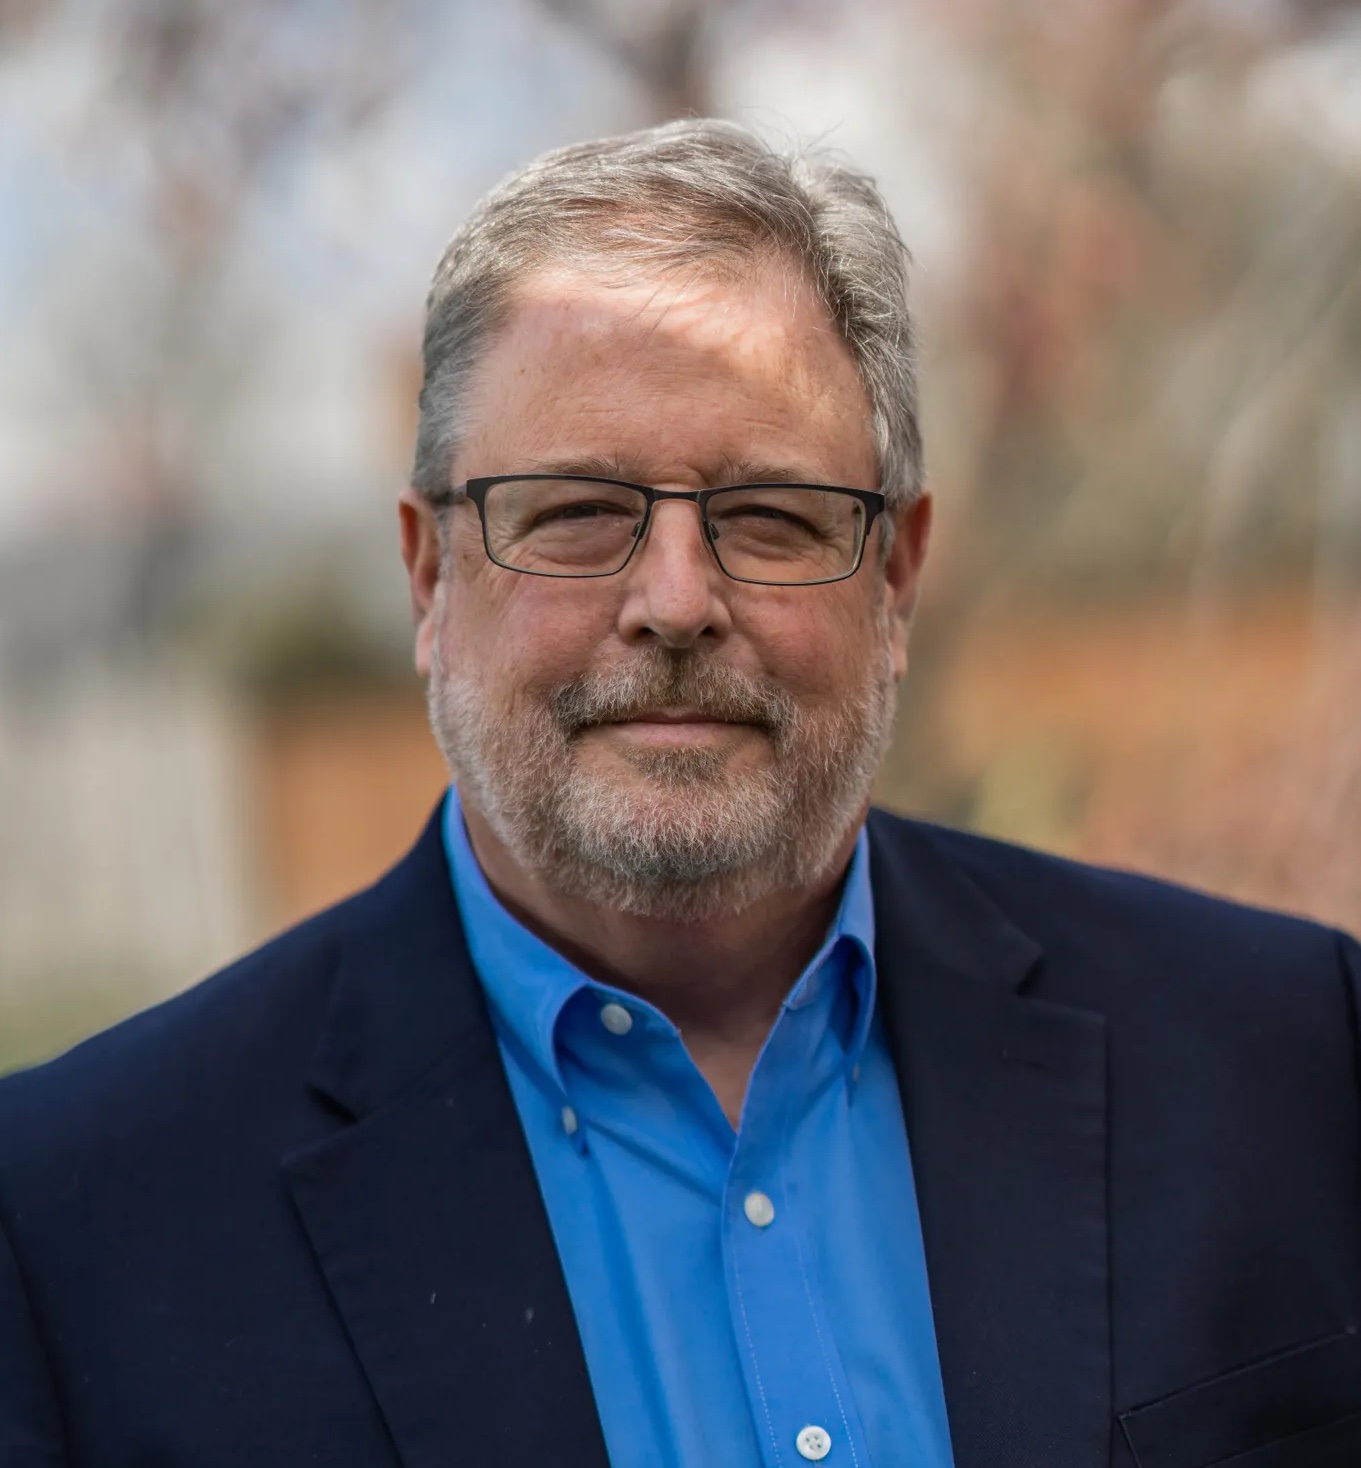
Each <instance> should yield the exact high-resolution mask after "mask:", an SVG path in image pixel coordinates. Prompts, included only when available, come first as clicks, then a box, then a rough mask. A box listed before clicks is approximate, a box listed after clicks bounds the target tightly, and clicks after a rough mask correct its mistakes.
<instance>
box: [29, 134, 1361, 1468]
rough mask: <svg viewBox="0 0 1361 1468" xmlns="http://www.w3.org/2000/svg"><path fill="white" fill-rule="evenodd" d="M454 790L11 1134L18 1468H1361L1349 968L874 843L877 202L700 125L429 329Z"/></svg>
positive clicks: (424, 427) (981, 867)
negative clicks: (231, 1467) (380, 855)
mask: <svg viewBox="0 0 1361 1468" xmlns="http://www.w3.org/2000/svg"><path fill="white" fill-rule="evenodd" d="M425 359H426V377H425V386H424V390H423V393H422V421H421V429H420V438H419V443H418V448H417V463H416V473H415V476H414V485H413V488H412V489H411V490H410V491H409V492H408V493H406V494H404V495H403V497H402V501H401V535H402V551H403V556H404V559H405V563H406V566H407V569H408V572H409V576H410V586H411V600H412V607H413V612H414V616H415V622H416V629H417V630H416V660H417V665H418V667H419V668H420V670H421V671H422V672H423V673H426V674H428V678H429V693H430V709H431V717H432V722H433V725H434V729H435V734H436V737H437V738H438V740H439V742H440V745H441V748H442V749H443V751H444V753H445V755H446V756H447V759H448V763H449V767H450V770H451V772H452V775H453V781H454V789H453V790H451V792H450V795H449V797H448V800H447V802H446V803H445V805H444V806H443V808H442V809H441V810H440V811H439V812H437V814H436V815H435V817H434V818H433V819H432V821H431V824H430V826H429V827H428V828H427V830H426V833H425V835H424V836H422V837H421V839H420V841H419V842H418V844H417V845H416V847H415V849H414V850H413V851H412V853H411V854H410V855H409V856H408V857H407V858H405V860H403V861H402V862H401V863H400V864H399V865H398V866H397V867H396V868H395V869H394V870H393V871H392V872H391V873H389V874H388V876H387V877H385V878H384V879H383V880H382V881H381V882H380V883H379V884H378V885H377V886H376V887H374V888H373V889H371V890H370V891H368V892H365V893H363V894H361V895H360V896H358V897H356V898H354V899H352V900H351V901H349V902H346V903H343V904H341V906H339V907H338V908H336V909H334V910H333V911H331V912H329V913H325V914H323V915H322V916H320V917H318V918H316V919H313V920H312V921H311V922H309V923H306V924H304V925H303V926H302V927H300V928H298V929H295V930H294V931H292V932H290V933H287V934H285V935H284V936H283V937H281V938H279V939H278V940H276V941H275V942H274V943H272V944H271V945H269V946H268V947H267V948H265V949H263V950H261V951H260V952H259V953H256V954H253V955H251V956H250V957H248V958H246V959H245V960H243V961H242V962H241V963H240V964H238V965H236V966H235V967H234V968H232V969H230V970H228V971H227V972H226V973H224V974H221V975H219V976H218V977H216V978H214V979H212V980H210V981H208V982H207V983H206V984H204V985H202V986H200V987H199V988H197V989H194V990H191V991H190V992H189V993H188V994H186V995H184V996H182V997H181V998H179V999H177V1000H174V1001H172V1002H171V1003H169V1004H167V1005H163V1006H161V1007H160V1008H158V1009H155V1010H152V1011H151V1012H149V1013H148V1014H145V1015H142V1016H140V1017H139V1018H137V1019H134V1020H132V1021H130V1022H128V1023H127V1024H125V1025H122V1026H120V1027H119V1028H117V1029H115V1030H114V1031H112V1032H110V1033H109V1034H107V1035H104V1036H102V1037H99V1038H97V1039H95V1040H93V1041H91V1042H89V1043H88V1044H86V1045H84V1046H82V1047H80V1048H79V1049H77V1050H76V1051H74V1052H73V1053H71V1054H70V1055H67V1056H66V1057H64V1058H62V1059H60V1060H58V1061H56V1062H54V1063H53V1064H51V1065H49V1066H47V1067H44V1068H42V1069H39V1070H37V1071H34V1072H31V1073H29V1074H27V1075H24V1076H20V1077H16V1078H13V1079H11V1080H9V1081H8V1082H6V1083H5V1085H4V1086H3V1087H0V1222H3V1227H4V1235H5V1240H6V1243H5V1249H4V1252H3V1254H0V1463H3V1464H4V1465H6V1468H36V1465H52V1464H64V1465H72V1468H75V1465H79V1468H132V1465H137V1468H150V1465H157V1468H160V1465H172V1464H174V1465H179V1464H186V1465H187V1464H193V1465H195V1468H215V1465H226V1464H251V1465H273V1464H278V1465H289V1468H293V1465H298V1464H303V1463H308V1464H330V1465H337V1468H342V1465H343V1468H349V1465H355V1468H358V1465H361V1464H363V1465H378V1464H394V1465H395V1464H400V1465H404V1468H434V1465H448V1464H455V1463H469V1464H472V1463H477V1464H497V1465H526V1468H527V1465H531V1464H532V1465H548V1464H552V1465H564V1468H603V1465H604V1464H606V1463H607V1462H610V1463H613V1464H615V1465H616V1468H633V1465H649V1468H650V1465H687V1468H689V1465H700V1464H706V1465H707V1464H715V1465H747V1464H764V1465H786V1468H787V1465H793V1464H796V1463H800V1462H805V1461H811V1462H818V1461H824V1460H825V1461H826V1462H828V1463H831V1464H845V1465H850V1468H859V1465H869V1464H874V1465H877V1468H885V1465H892V1468H897V1465H914V1468H945V1465H949V1464H952V1463H953V1464H954V1465H956V1468H1098V1465H1103V1468H1104V1465H1125V1468H1128V1465H1138V1468H1208V1465H1211V1464H1222V1463H1229V1462H1232V1463H1233V1464H1234V1465H1236V1468H1322V1465H1342V1464H1347V1465H1353V1464H1355V1463H1357V1462H1361V1338H1358V1336H1357V1334H1356V1328H1357V1322H1358V1319H1361V1167H1358V1162H1359V1161H1361V1158H1359V1156H1358V1141H1359V1140H1361V1133H1359V1130H1358V1057H1357V1015H1356V1006H1357V1000H1358V983H1359V982H1361V960H1359V958H1358V950H1357V948H1356V946H1355V945H1354V944H1353V943H1352V942H1351V941H1350V940H1348V939H1347V938H1345V937H1343V936H1342V935H1340V934H1336V933H1330V932H1327V931H1325V930H1323V929H1321V928H1318V927H1315V926H1312V925H1310V924H1307V923H1303V922H1299V921H1295V920H1293V919H1289V918H1285V917H1279V916H1272V915H1267V914H1264V913H1258V912H1253V911H1249V910H1246V909H1241V908H1235V907H1232V906H1230V905H1228V904H1223V903H1218V902H1215V901H1212V900H1210V899H1207V898H1203V897H1199V896H1194V895H1191V894H1189V893H1186V892H1183V891H1179V890H1177V889H1174V888H1170V887H1166V886H1162V885H1158V884H1155V883H1151V882H1148V881H1144V880H1140V879H1137V878H1133V877H1129V876H1122V875H1117V874H1112V873H1109V872H1100V871H1095V870H1092V869H1089V868H1084V867H1081V866H1078V865H1075V864H1071V863H1067V862H1062V861H1059V860H1056V859H1052V858H1049V857H1045V856H1040V855H1037V854H1034V853H1029V852H1025V851H1021V850H1018V849H1014V848H1010V847H1006V846H1003V845H1000V844H997V843H993V842H988V841H984V840H982V839H979V838H975V837H971V836H966V835H962V834H958V833H952V832H948V831H943V830H939V829H934V828H930V827H926V826H921V825H917V824H914V823H911V822H907V821H903V820H899V819H895V818H893V817H890V816H888V815H884V814H882V813H878V812H871V813H870V814H869V816H868V819H866V811H867V806H868V793H869V788H870V782H871V778H872V776H873V773H874V770H875V767H876V765H877V763H878V761H879V759H880V756H881V755H882V753H883V750H884V747H885V744H886V742H887V739H888V735H889V726H890V722H891V718H892V711H893V706H894V697H895V690H896V686H897V684H898V682H899V680H900V679H901V678H902V676H903V674H904V670H905V667H906V644H907V631H908V625H909V622H910V619H911V614H912V608H913V603H914V600H915V597H916V593H917V588H918V581H919V577H920V574H921V570H922V564H923V558H924V555H925V552H926V546H927V536H928V529H929V525H930V501H929V499H928V498H927V496H926V495H925V494H924V493H923V491H922V486H921V455H920V446H919V440H918V434H917V427H916V400H915V389H914V379H913V372H912V362H911V350H910V330H909V317H908V312H907V306H906V302H905V271H904V252H903V249H902V246H901V244H900V242H899V240H898V237H897V234H896V232H895V231H894V229H893V226H892V223H891V221H890V220H889V218H888V215H887V213H886V212H885V210H884V207H883V205H882V203H881V201H880V199H879V197H878V195H877V194H876V193H875V192H874V190H873V188H872V187H871V186H870V185H869V184H868V183H867V182H866V181H865V180H864V179H863V178H861V177H859V176H858V175H855V174H853V173H851V172H849V171H847V170H844V169H842V168H839V167H837V166H834V165H833V164H830V163H827V162H818V161H808V160H799V159H790V158H786V157H783V156H780V155H777V154H775V153H773V152H770V151H768V150H767V149H766V148H764V147H763V146H762V145H761V144H759V143H758V142H756V141H755V140H754V139H752V138H751V137H750V136H748V135H747V134H745V133H743V132H742V131H740V130H739V129H736V128H732V127H729V126H726V125H722V124H717V123H712V122H686V123H678V124H674V125H672V126H669V127H665V128H661V129H656V130H653V131H650V132H644V133H639V134H635V135H633V136H630V137H626V138H620V139H613V140H606V141H604V142H599V143H592V144H588V145H585V146H583V147H579V148H573V149H568V150H566V151H564V152H560V153H556V154H553V155H550V156H548V157H546V158H544V159H541V160H539V161H538V162H537V163H534V164H532V165H530V166H529V167H528V168H527V169H525V170H524V171H522V172H521V173H520V174H518V175H516V176H515V177H514V178H512V179H511V180H509V181H508V182H507V183H505V184H503V185H502V186H501V187H500V188H499V189H498V190H497V191H496V192H495V193H493V194H492V195H491V196H490V198H489V199H488V200H486V201H485V202H484V203H483V204H482V206H481V207H480V208H479V210H478V211H477V212H476V213H475V215H474V216H473V218H472V219H471V220H470V222H469V223H468V224H467V225H466V226H465V227H464V229H463V230H462V231H461V232H460V234H459V235H458V236H457V237H456V238H455V240H454V242H453V243H452V244H451V246H450V248H449V250H448V252H447V254H446V255H445V258H444V260H443V262H442V263H441V265H440V267H439V270H438V272H437V274H436V276H435V281H434V284H433V287H432V290H431V293H430V299H429V305H428V320H427V329H426V341H425Z"/></svg>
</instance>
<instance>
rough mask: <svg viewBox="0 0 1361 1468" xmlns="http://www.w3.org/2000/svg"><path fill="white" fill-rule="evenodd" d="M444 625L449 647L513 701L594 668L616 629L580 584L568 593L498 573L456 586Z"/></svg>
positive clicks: (543, 580)
mask: <svg viewBox="0 0 1361 1468" xmlns="http://www.w3.org/2000/svg"><path fill="white" fill-rule="evenodd" d="M572 593H576V594H572ZM444 624H445V630H446V643H445V646H446V648H448V649H449V651H450V652H451V653H453V654H455V655H456V656H458V657H459V658H460V659H462V660H463V666H464V667H475V668H477V669H478V672H479V675H480V678H481V681H482V683H483V685H484V686H485V687H487V688H490V689H503V690H507V692H506V698H507V699H509V700H515V699H517V698H518V697H519V696H521V695H527V696H529V697H530V698H531V699H532V698H534V696H535V695H537V694H539V693H541V692H543V691H545V690H548V689H552V688H556V687H558V686H559V685H560V684H561V683H563V682H564V681H565V680H566V679H568V678H571V677H573V676H575V675H576V674H578V673H580V672H582V671H584V670H585V669H586V668H588V667H590V666H591V665H592V663H593V662H594V661H595V660H596V658H597V654H598V649H599V647H600V644H601V642H602V641H603V640H604V639H605V638H607V637H608V635H609V633H610V630H611V627H612V625H613V624H612V621H611V618H610V617H609V615H608V613H607V612H602V611H601V609H600V607H598V606H597V605H596V604H595V599H592V598H588V597H582V596H581V595H580V594H579V592H578V591H577V588H575V587H573V588H571V591H569V592H566V593H565V592H564V591H563V589H562V585H561V583H556V582H553V581H551V580H548V579H546V578H542V577H533V576H517V575H515V573H514V572H510V571H500V570H497V569H496V568H491V573H490V574H489V575H483V576H478V577H476V578H475V579H474V580H473V581H472V582H471V583H466V582H455V583H453V584H452V585H451V588H450V595H449V598H448V602H447V607H446V615H445V619H444Z"/></svg>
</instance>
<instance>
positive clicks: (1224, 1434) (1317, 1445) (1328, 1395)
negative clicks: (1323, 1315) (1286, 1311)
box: [1120, 1330, 1361, 1468]
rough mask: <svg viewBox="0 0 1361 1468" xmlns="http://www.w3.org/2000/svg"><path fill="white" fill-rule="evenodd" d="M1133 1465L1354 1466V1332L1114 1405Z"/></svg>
mask: <svg viewBox="0 0 1361 1468" xmlns="http://www.w3.org/2000/svg"><path fill="white" fill-rule="evenodd" d="M1120 1426H1121V1427H1122V1428H1123V1429H1124V1433H1125V1439H1126V1441H1127V1442H1128V1443H1129V1447H1130V1451H1131V1452H1132V1453H1133V1454H1134V1458H1135V1461H1136V1462H1137V1463H1138V1465H1139V1468H1220V1465H1223V1468H1229V1465H1232V1468H1358V1465H1361V1336H1359V1335H1358V1334H1357V1333H1356V1331H1355V1330H1345V1331H1342V1332H1340V1333H1339V1334H1337V1335H1333V1336H1327V1337H1326V1338H1325V1339H1323V1340H1321V1341H1314V1342H1312V1343H1311V1344H1309V1345H1306V1346H1299V1347H1297V1348H1295V1349H1294V1350H1290V1351H1286V1352H1284V1353H1282V1354H1281V1355H1279V1356H1272V1357H1270V1358H1269V1359H1267V1360H1265V1361H1258V1362H1256V1363H1254V1364H1253V1365H1251V1366H1244V1367H1242V1368H1240V1369H1239V1370H1237V1371H1230V1372H1228V1373H1227V1374H1226V1375H1224V1376H1217V1377H1215V1378H1214V1379H1213V1380H1212V1381H1206V1382H1201V1383H1200V1384H1199V1385H1197V1386H1193V1387H1188V1388H1187V1389H1186V1390H1185V1391H1179V1392H1174V1393H1172V1395H1171V1396H1167V1397H1162V1398H1160V1399H1159V1400H1158V1401H1156V1402H1149V1403H1148V1404H1147V1405H1145V1406H1142V1407H1136V1408H1134V1409H1133V1410H1132V1411H1129V1412H1122V1413H1121V1414H1120Z"/></svg>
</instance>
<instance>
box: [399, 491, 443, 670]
mask: <svg viewBox="0 0 1361 1468" xmlns="http://www.w3.org/2000/svg"><path fill="white" fill-rule="evenodd" d="M397 518H398V521H399V523H400V525H401V534H402V561H403V563H404V564H405V565H406V577H407V584H408V586H409V588H410V591H411V620H412V622H413V623H414V624H415V628H416V652H415V662H416V671H417V672H418V673H419V674H420V675H421V677H422V678H426V677H429V675H430V648H431V645H432V643H433V642H434V638H435V632H436V626H435V609H436V601H437V597H436V592H437V591H438V589H439V580H440V571H441V567H442V565H443V556H442V555H441V545H440V533H439V522H438V520H437V519H436V517H435V512H434V510H433V509H431V507H430V502H429V501H428V500H427V499H426V498H425V496H424V495H423V494H419V493H418V492H417V491H416V490H414V489H404V490H403V491H402V493H401V495H400V496H399V498H398V501H397Z"/></svg>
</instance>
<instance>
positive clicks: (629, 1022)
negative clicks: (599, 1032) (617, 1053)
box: [600, 1004, 633, 1035]
mask: <svg viewBox="0 0 1361 1468" xmlns="http://www.w3.org/2000/svg"><path fill="white" fill-rule="evenodd" d="M600 1023H601V1024H602V1025H604V1026H605V1028H606V1029H607V1030H608V1031H609V1032H610V1034H612V1035H627V1034H628V1032H629V1031H630V1030H631V1029H632V1028H633V1016H632V1015H631V1014H630V1013H629V1012H628V1010H627V1009H625V1008H624V1006H623V1005H622V1004H607V1005H606V1006H605V1007H604V1008H603V1009H602V1010H601V1011H600Z"/></svg>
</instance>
